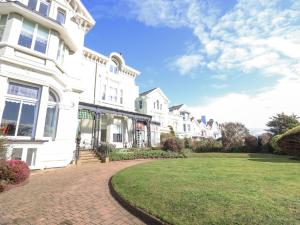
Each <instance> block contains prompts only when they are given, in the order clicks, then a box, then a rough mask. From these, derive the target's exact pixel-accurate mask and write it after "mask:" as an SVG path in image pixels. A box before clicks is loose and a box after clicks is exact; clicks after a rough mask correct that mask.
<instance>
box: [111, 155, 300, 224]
mask: <svg viewBox="0 0 300 225" xmlns="http://www.w3.org/2000/svg"><path fill="white" fill-rule="evenodd" d="M193 156H194V157H193V158H188V159H176V160H161V161H154V162H150V163H146V164H142V165H138V166H134V167H131V168H128V169H125V170H123V171H121V172H119V173H118V174H117V175H115V176H114V177H113V179H112V183H113V186H114V188H115V189H116V190H117V191H118V192H119V194H120V195H121V196H122V197H123V198H125V199H127V200H128V201H129V202H130V203H131V204H133V205H135V206H137V207H139V208H141V209H143V210H145V211H147V212H148V213H150V214H152V215H155V216H156V217H158V218H160V219H162V220H164V221H166V222H168V223H171V224H182V225H188V224H222V225H225V224H251V225H253V224H264V225H267V224H274V225H279V224H284V225H285V224H289V225H292V224H300V163H299V161H295V160H290V159H288V158H287V157H276V156H272V155H262V154H261V155H260V154H232V153H207V154H205V153H200V154H194V155H193Z"/></svg>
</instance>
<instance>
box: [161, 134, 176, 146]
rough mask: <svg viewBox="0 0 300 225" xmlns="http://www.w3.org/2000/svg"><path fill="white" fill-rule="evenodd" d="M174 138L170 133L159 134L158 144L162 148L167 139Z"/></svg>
mask: <svg viewBox="0 0 300 225" xmlns="http://www.w3.org/2000/svg"><path fill="white" fill-rule="evenodd" d="M170 138H174V135H173V134H171V133H161V134H160V144H161V145H162V146H163V144H164V143H165V141H166V140H167V139H170Z"/></svg>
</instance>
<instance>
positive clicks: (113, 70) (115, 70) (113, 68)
mask: <svg viewBox="0 0 300 225" xmlns="http://www.w3.org/2000/svg"><path fill="white" fill-rule="evenodd" d="M109 71H110V72H111V73H114V74H117V73H118V72H119V63H118V62H117V61H116V60H112V61H111V63H110V67H109Z"/></svg>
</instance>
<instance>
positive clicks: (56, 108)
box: [43, 89, 59, 141]
mask: <svg viewBox="0 0 300 225" xmlns="http://www.w3.org/2000/svg"><path fill="white" fill-rule="evenodd" d="M50 92H52V93H53V94H54V96H55V98H56V102H53V101H49V97H48V104H47V110H46V117H47V111H48V108H55V114H56V121H55V131H54V135H53V136H51V137H49V136H45V126H46V121H45V124H44V131H43V137H44V138H49V139H52V140H53V141H54V140H55V138H56V133H57V124H58V117H59V96H58V95H57V94H56V93H55V92H54V91H53V90H52V89H49V93H48V94H49V96H50ZM46 117H45V119H46Z"/></svg>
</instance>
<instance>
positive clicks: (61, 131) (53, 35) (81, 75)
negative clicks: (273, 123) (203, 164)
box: [0, 0, 215, 169]
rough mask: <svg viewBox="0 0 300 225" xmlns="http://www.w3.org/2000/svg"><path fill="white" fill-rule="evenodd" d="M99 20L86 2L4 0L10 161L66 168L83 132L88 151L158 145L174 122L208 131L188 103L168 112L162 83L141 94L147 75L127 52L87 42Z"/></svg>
mask: <svg viewBox="0 0 300 225" xmlns="http://www.w3.org/2000/svg"><path fill="white" fill-rule="evenodd" d="M94 25H95V21H94V19H93V18H92V17H91V15H90V14H89V13H88V11H87V10H86V8H85V7H84V6H83V5H82V3H81V1H80V0H69V1H64V0H51V1H45V0H20V1H14V2H12V1H6V0H0V121H1V124H0V129H1V132H2V133H3V134H4V135H5V136H6V137H7V139H8V141H9V143H10V147H9V151H8V153H7V157H8V158H11V159H20V160H24V161H26V162H27V163H28V164H29V166H30V168H31V169H43V168H51V167H63V166H66V165H68V164H69V163H71V162H72V161H73V160H74V156H75V154H74V152H75V149H76V143H75V140H76V137H77V136H78V135H80V137H81V140H80V147H81V148H86V149H89V148H91V147H92V146H94V145H95V143H97V144H98V143H100V142H109V143H112V144H114V145H116V147H118V148H127V147H132V146H138V147H145V146H146V145H147V144H149V143H150V141H151V143H152V144H153V145H158V144H159V143H160V134H161V133H162V132H169V131H170V129H169V126H172V127H173V129H174V131H175V133H176V135H177V136H179V137H181V138H183V137H194V136H199V135H201V134H203V133H201V132H202V130H203V129H204V128H203V127H201V124H198V123H197V121H196V120H195V119H192V117H191V114H190V112H189V111H188V109H187V108H186V107H185V106H181V107H178V108H177V109H176V110H175V109H174V110H169V100H168V98H167V97H166V96H165V94H164V93H163V92H162V91H161V90H160V89H159V88H157V89H153V90H151V91H149V92H146V93H142V94H140V95H139V87H138V86H137V85H136V83H135V79H136V77H137V76H138V75H139V74H140V72H139V71H137V70H135V69H134V68H132V67H130V66H128V65H126V63H125V60H124V58H123V56H122V55H121V54H120V53H116V52H113V53H111V54H110V55H109V56H104V55H102V54H100V53H97V52H95V51H93V50H91V49H88V48H86V47H84V38H85V35H86V33H87V32H88V31H89V30H90V29H91V28H92V27H93V26H94ZM84 114H86V116H85V117H84V116H83V115H84ZM151 117H152V119H151ZM150 120H152V121H151V126H150ZM201 129H202V130H201ZM150 133H151V135H150ZM212 134H213V135H214V134H215V133H212Z"/></svg>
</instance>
